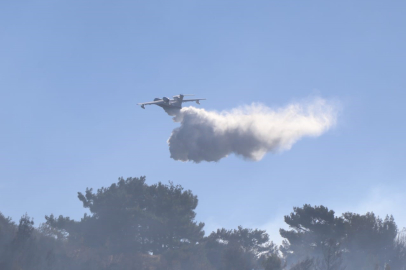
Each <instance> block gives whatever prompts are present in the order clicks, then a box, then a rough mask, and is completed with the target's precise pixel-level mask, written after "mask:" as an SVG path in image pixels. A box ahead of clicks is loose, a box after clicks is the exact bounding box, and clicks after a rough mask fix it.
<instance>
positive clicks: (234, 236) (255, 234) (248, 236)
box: [205, 226, 277, 269]
mask: <svg viewBox="0 0 406 270" xmlns="http://www.w3.org/2000/svg"><path fill="white" fill-rule="evenodd" d="M205 247H206V250H207V258H208V259H209V261H210V262H211V263H212V264H213V265H215V266H217V267H218V269H259V268H261V262H262V260H264V259H265V256H267V255H271V254H275V253H276V252H277V247H276V246H275V245H274V244H273V243H272V242H270V241H269V236H268V234H267V233H266V232H265V231H264V230H258V229H255V230H253V229H247V228H243V227H241V226H239V227H238V228H237V229H234V230H226V229H224V228H222V229H218V230H217V232H212V233H211V234H210V235H209V236H208V237H207V238H206V239H205Z"/></svg>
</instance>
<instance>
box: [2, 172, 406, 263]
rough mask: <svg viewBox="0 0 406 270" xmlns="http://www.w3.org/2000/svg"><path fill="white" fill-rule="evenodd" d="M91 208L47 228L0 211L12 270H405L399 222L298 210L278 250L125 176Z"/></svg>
mask: <svg viewBox="0 0 406 270" xmlns="http://www.w3.org/2000/svg"><path fill="white" fill-rule="evenodd" d="M78 198H79V200H80V201H81V202H82V203H83V206H84V207H85V208H87V209H89V211H90V214H85V215H84V216H83V218H82V219H81V220H80V221H75V220H72V219H71V218H69V217H64V216H59V217H58V218H56V217H55V216H54V215H50V216H47V217H46V220H47V222H46V223H45V224H41V225H40V226H39V227H38V228H35V227H34V221H33V220H32V219H31V218H30V217H29V216H28V215H27V214H25V215H23V216H22V217H21V219H20V221H19V222H18V224H15V223H14V222H12V221H11V219H10V218H6V217H4V216H3V215H2V214H1V213H0V269H4V270H9V269H10V270H17V269H18V270H20V269H21V270H31V269H33V270H34V269H41V270H56V269H57V270H73V269H75V270H76V269H79V270H81V269H83V270H114V269H120V270H187V269H194V270H288V269H289V270H343V269H346V270H363V269H365V270H367V269H376V270H378V269H384V270H389V269H392V270H405V269H406V230H403V231H400V232H399V231H398V229H397V226H396V223H395V220H394V218H393V217H392V216H386V217H385V218H384V219H381V218H379V217H377V216H376V215H375V214H374V213H372V212H371V213H366V214H363V215H361V214H355V213H349V212H348V213H344V214H342V215H341V216H336V215H335V213H334V211H332V210H329V209H328V208H327V207H325V206H322V205H320V206H311V205H308V204H305V205H304V206H303V207H295V208H293V212H292V213H290V214H289V215H287V216H285V222H286V223H287V224H288V225H289V227H290V229H289V230H284V229H281V230H280V233H281V235H282V236H283V237H284V238H285V240H284V241H283V245H282V246H281V247H277V246H276V245H274V244H273V242H272V241H270V239H269V235H268V234H267V233H266V231H264V230H259V229H249V228H243V227H241V226H239V227H238V228H236V229H232V230H227V229H225V228H221V229H218V230H217V231H216V232H212V233H211V234H210V235H208V236H206V237H204V235H203V233H204V232H203V226H204V224H203V223H197V222H196V221H195V216H196V213H195V209H196V207H197V204H198V200H197V197H196V196H195V195H193V194H192V192H191V191H190V190H187V191H185V190H184V189H183V188H182V187H181V186H179V185H173V183H171V182H170V183H169V184H168V185H164V184H162V183H158V184H154V185H147V184H146V183H145V177H140V178H127V179H126V180H124V179H123V178H120V179H119V180H118V182H117V183H114V184H112V185H111V186H109V187H107V188H101V189H98V190H97V191H96V192H93V190H92V189H86V191H85V193H83V194H82V193H80V192H79V193H78Z"/></svg>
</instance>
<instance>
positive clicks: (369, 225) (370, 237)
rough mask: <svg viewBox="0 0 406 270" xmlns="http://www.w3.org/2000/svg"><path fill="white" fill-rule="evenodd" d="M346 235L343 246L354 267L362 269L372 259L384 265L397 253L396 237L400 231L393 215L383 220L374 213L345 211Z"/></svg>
mask: <svg viewBox="0 0 406 270" xmlns="http://www.w3.org/2000/svg"><path fill="white" fill-rule="evenodd" d="M343 218H344V224H345V231H346V237H345V239H344V240H343V247H344V248H345V249H346V250H348V251H349V252H347V254H346V257H347V260H349V261H350V262H351V265H352V267H354V268H359V269H361V268H362V267H365V266H366V265H369V264H370V263H371V262H372V261H374V262H375V263H377V264H378V265H380V266H381V267H383V266H384V264H385V263H386V262H389V261H390V260H391V258H392V257H393V254H395V250H394V248H395V239H396V236H397V233H398V230H397V226H396V223H395V221H394V218H393V216H386V218H385V219H384V220H383V219H381V218H379V217H377V216H375V214H374V213H366V214H365V215H360V214H354V213H344V214H343Z"/></svg>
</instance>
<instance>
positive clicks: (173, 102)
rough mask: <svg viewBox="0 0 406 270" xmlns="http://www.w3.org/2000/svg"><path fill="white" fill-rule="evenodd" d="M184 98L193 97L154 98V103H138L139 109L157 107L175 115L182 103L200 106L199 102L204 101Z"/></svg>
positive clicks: (180, 95)
mask: <svg viewBox="0 0 406 270" xmlns="http://www.w3.org/2000/svg"><path fill="white" fill-rule="evenodd" d="M185 96H193V95H182V94H179V95H177V96H173V99H169V98H167V97H163V98H154V101H151V102H145V103H138V104H137V105H140V106H141V108H143V109H145V105H157V106H159V107H161V108H163V109H164V110H165V111H166V112H167V113H168V114H169V115H175V114H176V113H177V112H178V111H179V110H180V109H182V103H183V102H192V101H194V102H196V103H197V104H200V100H206V99H205V98H197V99H183V97H185Z"/></svg>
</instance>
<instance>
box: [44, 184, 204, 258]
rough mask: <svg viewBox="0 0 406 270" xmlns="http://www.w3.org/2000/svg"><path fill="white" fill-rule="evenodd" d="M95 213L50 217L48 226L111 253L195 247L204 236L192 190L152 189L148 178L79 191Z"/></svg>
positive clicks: (86, 204) (85, 205) (74, 239)
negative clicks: (82, 215) (198, 221)
mask: <svg viewBox="0 0 406 270" xmlns="http://www.w3.org/2000/svg"><path fill="white" fill-rule="evenodd" d="M78 198H79V200H80V201H81V202H82V203H83V206H84V207H85V208H88V209H89V210H90V212H91V215H87V214H85V215H84V217H83V218H82V219H81V221H74V220H71V219H70V218H69V217H63V216H59V217H58V218H55V217H54V216H53V215H51V216H49V217H48V216H47V217H46V219H47V224H48V225H50V226H52V227H54V228H58V229H60V230H65V231H66V232H67V233H68V234H69V237H68V239H69V240H70V241H72V242H76V243H78V244H82V245H85V246H89V247H92V246H93V247H104V248H107V249H108V250H109V251H110V252H113V253H134V252H141V253H147V252H152V253H153V254H161V253H163V252H165V251H166V250H168V249H178V248H180V247H181V246H184V245H189V244H192V245H194V244H196V243H198V242H200V241H201V239H202V238H203V233H204V232H203V230H202V229H203V226H204V224H203V223H197V222H196V221H195V220H194V218H195V216H196V213H195V211H194V210H195V208H196V207H197V204H198V200H197V197H196V196H195V195H193V194H192V192H191V191H190V190H187V191H184V190H183V188H182V187H181V186H179V185H177V186H175V185H173V183H171V182H170V183H169V185H164V184H162V183H158V184H155V185H151V186H148V185H147V184H146V183H145V177H140V178H127V179H126V180H124V179H123V178H119V180H118V182H117V183H116V184H112V185H111V186H110V187H107V188H104V187H103V188H101V189H98V190H97V192H96V193H93V190H92V189H89V188H88V189H86V192H85V194H82V193H80V192H79V193H78Z"/></svg>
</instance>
